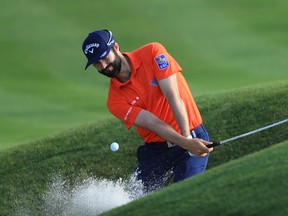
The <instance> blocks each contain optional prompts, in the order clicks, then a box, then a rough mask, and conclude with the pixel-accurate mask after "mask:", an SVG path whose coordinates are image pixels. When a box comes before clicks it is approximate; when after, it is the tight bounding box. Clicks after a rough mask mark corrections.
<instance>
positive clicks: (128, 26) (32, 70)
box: [0, 0, 288, 150]
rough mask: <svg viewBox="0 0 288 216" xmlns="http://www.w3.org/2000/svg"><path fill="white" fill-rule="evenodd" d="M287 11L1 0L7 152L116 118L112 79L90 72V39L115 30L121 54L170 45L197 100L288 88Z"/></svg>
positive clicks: (1, 144)
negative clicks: (267, 86)
mask: <svg viewBox="0 0 288 216" xmlns="http://www.w3.org/2000/svg"><path fill="white" fill-rule="evenodd" d="M287 12H288V1H285V0H274V1H270V0H249V1H248V0H242V1H234V0H218V1H213V0H201V1H200V0H182V1H177V2H176V1H160V0H146V1H143V0H142V1H140V0H133V1H132V0H121V1H119V0H111V1H109V2H107V1H102V0H98V1H95V0H86V1H74V0H71V1H56V0H50V1H44V0H17V2H14V1H9V0H2V1H1V8H0V25H1V28H0V31H1V34H0V45H1V48H0V57H1V58H0V103H1V106H0V150H1V149H5V148H9V147H12V146H15V145H18V144H22V143H26V142H30V141H33V140H36V139H40V138H42V137H46V136H52V135H54V134H56V133H59V132H62V131H63V130H68V129H70V128H74V127H77V126H79V125H82V124H87V123H93V122H97V121H99V120H103V119H105V118H109V117H111V115H110V114H109V113H108V111H107V110H106V105H105V103H106V98H107V91H108V87H109V79H107V78H106V77H104V76H102V75H100V74H98V72H97V71H96V70H95V69H93V68H89V69H88V70H87V71H85V70H84V66H85V64H86V59H85V57H84V55H83V53H82V50H81V46H82V42H83V40H84V39H85V37H86V36H87V35H88V33H89V32H92V31H94V30H97V29H104V28H105V29H106V28H107V29H110V30H111V31H112V32H113V34H114V37H115V39H116V40H117V42H118V43H119V44H120V48H121V51H132V50H134V49H136V48H138V47H139V46H142V45H144V44H145V43H148V42H152V41H158V42H160V43H162V44H163V45H164V46H165V47H166V49H167V50H168V52H170V54H171V55H172V56H174V58H175V59H176V60H177V61H178V63H179V64H180V65H181V66H182V68H183V74H184V76H185V77H186V79H187V81H188V83H189V86H190V88H191V90H192V92H193V94H194V96H196V99H197V97H201V95H204V94H213V93H215V92H219V91H230V90H233V89H238V88H242V87H245V86H251V85H258V84H261V83H267V82H277V81H279V80H288V16H287ZM248 96H249V95H247V97H248ZM228 103H229V102H228ZM212 111H213V110H212Z"/></svg>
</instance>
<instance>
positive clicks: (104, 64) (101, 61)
mask: <svg viewBox="0 0 288 216" xmlns="http://www.w3.org/2000/svg"><path fill="white" fill-rule="evenodd" d="M99 66H100V67H101V70H102V69H105V68H106V67H107V62H106V61H104V60H100V61H99Z"/></svg>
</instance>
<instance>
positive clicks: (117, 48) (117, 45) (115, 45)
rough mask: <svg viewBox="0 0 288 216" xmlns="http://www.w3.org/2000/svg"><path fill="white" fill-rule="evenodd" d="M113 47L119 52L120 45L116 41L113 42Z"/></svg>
mask: <svg viewBox="0 0 288 216" xmlns="http://www.w3.org/2000/svg"><path fill="white" fill-rule="evenodd" d="M113 47H114V49H115V51H116V52H120V47H119V44H118V43H117V42H116V43H115V44H114V46H113Z"/></svg>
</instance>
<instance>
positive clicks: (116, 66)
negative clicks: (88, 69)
mask: <svg viewBox="0 0 288 216" xmlns="http://www.w3.org/2000/svg"><path fill="white" fill-rule="evenodd" d="M112 51H113V53H114V54H115V59H114V61H113V62H111V63H110V64H108V65H107V66H106V67H105V68H104V69H103V70H101V71H99V73H101V74H103V75H105V76H107V77H110V78H114V77H117V76H118V74H119V73H120V71H121V65H122V61H121V58H120V56H119V55H118V54H117V53H116V52H115V51H114V50H113V49H112Z"/></svg>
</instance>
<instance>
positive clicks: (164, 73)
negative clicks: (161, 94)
mask: <svg viewBox="0 0 288 216" xmlns="http://www.w3.org/2000/svg"><path fill="white" fill-rule="evenodd" d="M153 45H154V46H153V50H152V58H153V62H152V67H153V73H154V76H155V78H156V79H157V80H158V81H159V80H161V79H164V78H167V77H169V76H171V75H172V74H174V73H178V72H181V71H182V68H181V67H180V66H179V64H178V63H177V62H176V60H175V59H174V58H173V57H172V56H171V55H170V54H169V53H168V52H167V50H166V49H165V48H164V47H163V46H162V45H161V44H160V43H154V44H153Z"/></svg>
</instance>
